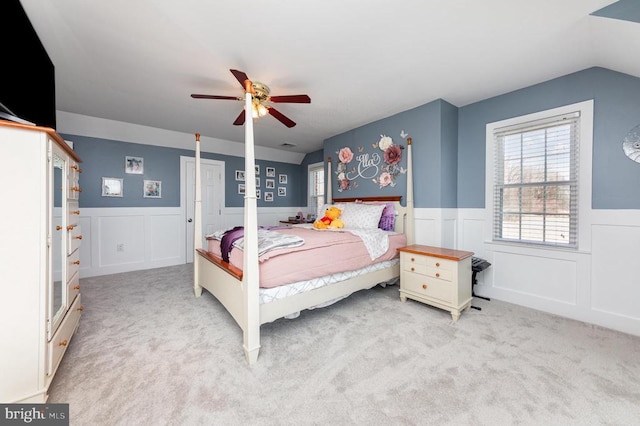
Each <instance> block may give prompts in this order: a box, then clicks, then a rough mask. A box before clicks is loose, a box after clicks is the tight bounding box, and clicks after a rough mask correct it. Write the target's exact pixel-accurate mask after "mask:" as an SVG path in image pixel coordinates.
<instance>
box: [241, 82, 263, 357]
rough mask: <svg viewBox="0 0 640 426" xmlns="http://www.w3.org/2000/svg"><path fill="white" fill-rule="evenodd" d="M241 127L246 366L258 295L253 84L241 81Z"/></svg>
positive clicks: (254, 344)
mask: <svg viewBox="0 0 640 426" xmlns="http://www.w3.org/2000/svg"><path fill="white" fill-rule="evenodd" d="M244 86H245V95H244V97H245V106H244V115H245V124H244V132H245V134H244V138H245V141H244V150H245V151H244V152H245V153H244V176H245V196H244V251H243V253H244V258H243V264H244V267H243V274H242V289H243V290H242V294H243V298H244V299H245V300H244V307H245V312H244V315H243V320H242V321H243V323H244V324H243V327H242V330H243V332H244V333H243V337H244V343H243V347H244V353H245V357H246V358H247V362H248V363H249V364H253V363H255V362H256V361H257V360H258V352H259V351H260V293H259V290H260V289H259V281H260V273H259V271H258V207H257V201H256V169H255V152H254V141H253V118H252V117H251V115H252V114H251V110H252V99H253V95H252V92H253V84H252V83H251V81H250V80H245V82H244Z"/></svg>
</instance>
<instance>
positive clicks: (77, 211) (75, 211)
mask: <svg viewBox="0 0 640 426" xmlns="http://www.w3.org/2000/svg"><path fill="white" fill-rule="evenodd" d="M71 214H80V210H72V211H71Z"/></svg>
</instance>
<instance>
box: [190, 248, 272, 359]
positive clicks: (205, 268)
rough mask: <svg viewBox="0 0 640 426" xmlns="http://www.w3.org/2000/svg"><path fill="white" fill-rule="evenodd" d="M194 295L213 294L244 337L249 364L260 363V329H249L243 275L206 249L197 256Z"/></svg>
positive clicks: (195, 257) (198, 251)
mask: <svg viewBox="0 0 640 426" xmlns="http://www.w3.org/2000/svg"><path fill="white" fill-rule="evenodd" d="M193 285H194V292H195V295H196V297H199V296H201V295H202V289H203V288H204V289H206V290H207V291H208V292H209V293H211V294H212V295H213V296H214V297H215V298H216V299H217V300H218V301H219V302H220V303H221V304H222V305H223V306H224V307H225V309H226V310H227V311H228V312H229V313H230V314H231V316H232V317H233V319H234V320H235V322H236V323H237V324H238V325H239V326H240V328H241V329H242V332H243V335H244V342H245V343H244V345H243V346H244V352H245V357H246V358H247V362H248V363H249V364H253V363H255V362H256V361H257V360H258V353H259V351H260V327H259V326H258V327H257V329H256V327H247V326H246V324H247V323H248V321H247V316H248V315H247V310H246V307H247V306H248V304H247V298H248V296H247V294H246V291H245V288H244V286H243V284H242V271H241V270H240V269H238V268H236V267H235V266H233V265H230V264H229V263H227V262H224V261H223V260H222V259H220V258H218V257H216V256H213V255H211V254H210V253H208V252H206V251H205V250H203V249H197V250H196V253H195V256H194V283H193Z"/></svg>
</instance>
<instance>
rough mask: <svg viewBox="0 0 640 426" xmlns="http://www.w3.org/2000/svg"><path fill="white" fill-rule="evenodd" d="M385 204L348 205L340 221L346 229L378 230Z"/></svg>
mask: <svg viewBox="0 0 640 426" xmlns="http://www.w3.org/2000/svg"><path fill="white" fill-rule="evenodd" d="M384 208H385V204H363V203H348V204H347V205H346V206H345V207H344V209H343V210H342V214H341V215H340V219H342V222H344V227H345V228H352V229H376V228H377V227H378V223H379V222H380V217H381V216H382V210H384Z"/></svg>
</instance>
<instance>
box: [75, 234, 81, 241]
mask: <svg viewBox="0 0 640 426" xmlns="http://www.w3.org/2000/svg"><path fill="white" fill-rule="evenodd" d="M73 238H75V239H76V240H81V239H82V235H78V236H77V237H73Z"/></svg>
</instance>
